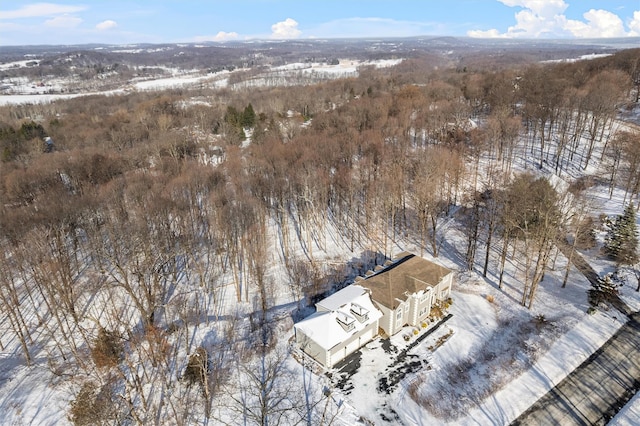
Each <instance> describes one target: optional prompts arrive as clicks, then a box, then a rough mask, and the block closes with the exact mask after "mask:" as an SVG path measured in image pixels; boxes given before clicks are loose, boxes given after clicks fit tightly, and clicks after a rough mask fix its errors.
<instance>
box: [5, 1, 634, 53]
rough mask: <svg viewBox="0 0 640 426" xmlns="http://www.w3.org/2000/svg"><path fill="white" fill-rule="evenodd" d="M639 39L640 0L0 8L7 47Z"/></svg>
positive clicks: (17, 4) (10, 4)
mask: <svg viewBox="0 0 640 426" xmlns="http://www.w3.org/2000/svg"><path fill="white" fill-rule="evenodd" d="M417 35H451V36H471V37H501V38H509V37H511V38H585V37H587V38H590V37H624V36H640V0H446V1H445V0H317V1H316V0H296V1H292V0H209V1H196V0H182V1H178V0H174V1H169V0H149V1H143V0H128V1H121V0H114V1H107V0H103V1H101V0H93V1H91V0H88V1H81V0H80V1H77V2H76V1H64V2H51V3H49V2H33V1H23V0H17V1H16V0H14V1H2V2H0V45H5V46H7V45H33V44H82V43H109V44H128V43H175V42H202V41H226V40H246V39H256V38H258V39H295V38H299V39H309V38H337V37H409V36H417Z"/></svg>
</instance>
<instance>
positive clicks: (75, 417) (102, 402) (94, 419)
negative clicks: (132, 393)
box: [69, 382, 122, 426]
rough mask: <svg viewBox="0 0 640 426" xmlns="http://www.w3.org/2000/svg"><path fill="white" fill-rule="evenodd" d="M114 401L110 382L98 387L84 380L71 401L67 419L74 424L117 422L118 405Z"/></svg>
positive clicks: (80, 425)
mask: <svg viewBox="0 0 640 426" xmlns="http://www.w3.org/2000/svg"><path fill="white" fill-rule="evenodd" d="M115 401H116V398H115V395H114V389H113V385H112V383H107V384H105V385H104V386H103V387H102V388H100V389H98V387H97V386H96V384H95V383H93V382H85V383H84V384H83V385H82V387H81V388H80V392H78V395H77V396H76V399H75V400H73V401H72V402H71V409H70V410H69V420H70V421H71V422H72V423H73V424H74V425H75V426H85V425H87V426H90V425H91V426H93V425H103V424H118V423H119V415H118V413H119V409H118V408H119V407H118V404H117V403H116V402H115ZM120 420H122V419H120Z"/></svg>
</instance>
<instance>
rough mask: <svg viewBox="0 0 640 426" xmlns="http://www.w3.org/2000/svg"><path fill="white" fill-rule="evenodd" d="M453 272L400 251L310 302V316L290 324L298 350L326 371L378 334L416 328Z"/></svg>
mask: <svg viewBox="0 0 640 426" xmlns="http://www.w3.org/2000/svg"><path fill="white" fill-rule="evenodd" d="M452 283H453V273H452V271H450V270H449V269H447V268H444V267H442V266H440V265H437V264H435V263H433V262H430V261H428V260H426V259H423V258H421V257H417V256H415V255H413V254H409V253H402V254H401V255H399V256H398V257H396V259H394V260H393V261H389V262H387V264H386V265H385V266H384V267H382V266H379V267H378V268H376V271H375V272H374V271H369V272H367V274H366V275H365V277H358V279H356V283H355V284H352V285H350V286H348V287H345V288H344V289H342V290H340V291H338V292H336V293H335V294H333V295H331V296H329V297H327V298H326V299H323V300H321V301H320V302H318V303H317V304H316V313H315V314H313V315H311V316H309V317H307V318H306V319H304V320H302V321H300V322H298V323H297V324H295V326H294V330H295V339H296V343H297V344H298V346H299V347H300V348H301V349H302V350H303V351H304V352H305V353H307V354H308V355H310V356H311V357H313V358H314V359H316V360H317V361H318V362H320V363H321V364H323V365H324V366H326V367H332V366H334V365H335V364H336V363H337V362H338V361H341V360H342V359H343V358H345V357H346V356H347V355H349V354H351V353H353V352H355V351H357V350H358V349H359V348H361V347H362V346H364V345H365V344H367V343H368V342H369V341H371V340H373V338H374V337H375V336H376V335H378V333H379V332H380V330H381V331H382V332H384V333H385V334H387V335H388V336H391V335H393V334H395V333H397V332H398V331H399V330H400V329H401V328H402V327H403V326H405V325H414V326H419V325H420V323H421V322H422V321H424V320H425V319H426V318H427V317H428V316H429V313H430V312H431V308H432V306H433V305H434V304H436V303H437V302H439V301H444V300H446V299H447V298H449V296H450V295H451V285H452Z"/></svg>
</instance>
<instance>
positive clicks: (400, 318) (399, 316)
mask: <svg viewBox="0 0 640 426" xmlns="http://www.w3.org/2000/svg"><path fill="white" fill-rule="evenodd" d="M400 320H402V308H400V310H398V313H397V314H396V321H400Z"/></svg>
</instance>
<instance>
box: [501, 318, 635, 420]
mask: <svg viewBox="0 0 640 426" xmlns="http://www.w3.org/2000/svg"><path fill="white" fill-rule="evenodd" d="M630 317H631V319H630V321H629V322H627V323H626V324H625V325H624V326H623V327H622V328H621V329H620V330H619V331H618V332H617V333H616V334H615V335H614V336H613V337H611V339H609V340H608V341H607V342H606V343H605V344H604V345H603V346H602V347H601V348H600V349H598V350H597V351H596V352H595V353H594V354H593V355H592V356H591V357H589V358H588V359H587V360H586V361H585V362H584V363H582V364H581V365H580V366H579V367H578V368H577V369H575V370H574V371H573V372H572V373H571V374H569V375H568V376H567V377H566V378H565V379H564V380H563V381H562V382H560V383H559V384H558V385H557V386H556V387H555V388H553V389H552V390H551V391H549V392H548V393H547V394H546V395H545V396H543V397H542V398H540V399H539V400H538V401H537V402H536V403H535V404H534V405H532V406H531V407H530V408H529V409H528V410H527V411H525V412H524V413H523V414H522V415H520V417H518V418H517V419H516V420H515V421H514V422H513V423H512V425H562V426H565V425H601V424H602V425H604V424H606V423H607V422H608V421H609V420H610V419H611V417H613V416H614V415H615V414H616V413H617V412H618V411H619V410H620V408H622V406H624V404H626V403H627V401H628V400H629V399H630V398H631V397H633V395H635V393H636V392H637V391H638V390H639V389H640V313H638V312H636V313H635V314H632V315H631V316H630Z"/></svg>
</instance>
